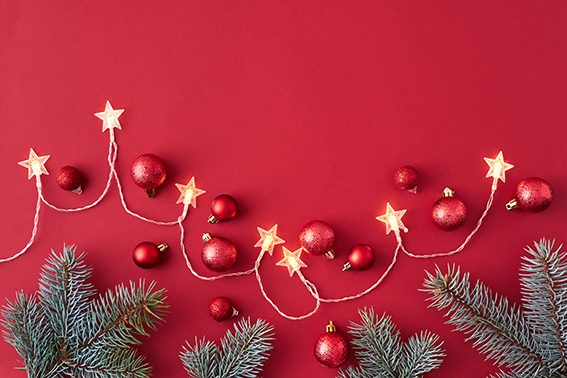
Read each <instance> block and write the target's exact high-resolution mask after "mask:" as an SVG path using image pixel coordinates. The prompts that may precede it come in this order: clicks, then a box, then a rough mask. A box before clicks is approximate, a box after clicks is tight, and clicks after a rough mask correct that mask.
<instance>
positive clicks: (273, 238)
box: [254, 224, 285, 256]
mask: <svg viewBox="0 0 567 378" xmlns="http://www.w3.org/2000/svg"><path fill="white" fill-rule="evenodd" d="M277 231H278V225H277V224H276V225H274V226H273V227H272V228H270V229H269V230H268V231H266V230H264V229H263V228H261V227H258V233H259V234H260V240H258V241H257V242H256V244H254V247H261V248H262V251H264V252H268V253H269V254H270V256H271V255H272V254H273V253H274V246H275V245H276V244H283V243H285V240H283V239H282V238H280V237H279V236H277V235H276V232H277Z"/></svg>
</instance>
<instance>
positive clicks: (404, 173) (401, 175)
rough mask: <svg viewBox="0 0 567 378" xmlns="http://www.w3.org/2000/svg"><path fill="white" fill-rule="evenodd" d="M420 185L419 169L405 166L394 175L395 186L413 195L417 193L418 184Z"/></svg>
mask: <svg viewBox="0 0 567 378" xmlns="http://www.w3.org/2000/svg"><path fill="white" fill-rule="evenodd" d="M418 183H419V173H418V172H417V169H415V168H414V167H412V166H411V165H404V166H403V167H400V168H398V170H397V171H396V172H395V173H394V184H395V185H396V186H397V187H398V188H400V189H402V190H409V191H411V192H413V193H416V192H417V184H418Z"/></svg>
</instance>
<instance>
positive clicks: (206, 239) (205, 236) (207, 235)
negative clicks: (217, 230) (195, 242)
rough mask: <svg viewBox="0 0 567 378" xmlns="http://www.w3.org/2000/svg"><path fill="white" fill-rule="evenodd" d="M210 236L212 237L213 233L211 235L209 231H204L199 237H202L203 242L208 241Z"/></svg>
mask: <svg viewBox="0 0 567 378" xmlns="http://www.w3.org/2000/svg"><path fill="white" fill-rule="evenodd" d="M212 238H213V235H211V233H210V232H205V233H204V234H203V236H201V239H203V241H204V242H205V243H206V242H208V241H209V240H211V239H212Z"/></svg>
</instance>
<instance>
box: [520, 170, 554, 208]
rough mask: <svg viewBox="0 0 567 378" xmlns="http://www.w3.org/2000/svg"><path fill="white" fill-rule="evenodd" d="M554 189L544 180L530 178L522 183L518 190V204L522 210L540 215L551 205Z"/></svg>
mask: <svg viewBox="0 0 567 378" xmlns="http://www.w3.org/2000/svg"><path fill="white" fill-rule="evenodd" d="M552 200H553V189H552V188H551V185H549V183H548V182H547V181H545V180H544V179H541V178H538V177H530V178H527V179H525V180H522V181H520V183H519V184H518V187H517V188H516V202H517V204H518V206H519V207H520V209H522V210H524V211H528V212H530V213H539V212H540V211H544V210H545V209H547V208H548V207H549V205H551V201H552Z"/></svg>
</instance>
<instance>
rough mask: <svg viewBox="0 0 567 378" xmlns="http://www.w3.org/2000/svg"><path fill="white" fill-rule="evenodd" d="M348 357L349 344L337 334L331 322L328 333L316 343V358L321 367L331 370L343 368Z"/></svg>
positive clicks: (327, 329)
mask: <svg viewBox="0 0 567 378" xmlns="http://www.w3.org/2000/svg"><path fill="white" fill-rule="evenodd" d="M347 357H348V342H347V340H346V339H345V337H344V336H343V335H341V334H340V333H338V332H337V330H336V328H335V326H334V325H333V322H330V323H329V325H328V326H327V328H326V332H325V333H324V334H322V335H321V336H319V338H318V339H317V341H316V342H315V358H316V359H317V362H319V363H320V364H321V365H323V366H325V367H329V368H337V367H339V366H341V365H342V364H343V363H344V362H345V361H346V359H347Z"/></svg>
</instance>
